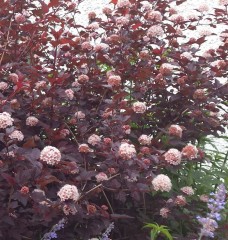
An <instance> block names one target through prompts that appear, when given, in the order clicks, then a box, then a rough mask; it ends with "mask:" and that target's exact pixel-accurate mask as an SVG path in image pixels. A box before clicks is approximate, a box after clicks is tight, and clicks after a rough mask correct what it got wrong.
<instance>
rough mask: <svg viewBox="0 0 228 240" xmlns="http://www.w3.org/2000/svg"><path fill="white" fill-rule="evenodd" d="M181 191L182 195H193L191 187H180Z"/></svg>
mask: <svg viewBox="0 0 228 240" xmlns="http://www.w3.org/2000/svg"><path fill="white" fill-rule="evenodd" d="M181 191H182V192H183V193H185V194H186V195H193V194H194V190H193V188H192V187H189V186H186V187H182V188H181Z"/></svg>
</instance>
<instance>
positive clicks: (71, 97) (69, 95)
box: [65, 89, 74, 100]
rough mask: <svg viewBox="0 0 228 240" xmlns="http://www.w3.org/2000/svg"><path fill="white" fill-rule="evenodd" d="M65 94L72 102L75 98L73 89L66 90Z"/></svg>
mask: <svg viewBox="0 0 228 240" xmlns="http://www.w3.org/2000/svg"><path fill="white" fill-rule="evenodd" d="M65 94H66V97H67V98H68V99H69V100H72V99H73V98H74V91H73V90H72V89H66V90H65Z"/></svg>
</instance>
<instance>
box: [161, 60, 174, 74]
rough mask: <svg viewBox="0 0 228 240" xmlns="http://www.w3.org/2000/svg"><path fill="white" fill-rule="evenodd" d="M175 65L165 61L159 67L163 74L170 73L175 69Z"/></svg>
mask: <svg viewBox="0 0 228 240" xmlns="http://www.w3.org/2000/svg"><path fill="white" fill-rule="evenodd" d="M173 68H174V67H173V65H172V64H170V63H163V64H162V65H161V67H160V69H159V71H160V73H161V74H162V75H170V74H171V73H172V71H173Z"/></svg>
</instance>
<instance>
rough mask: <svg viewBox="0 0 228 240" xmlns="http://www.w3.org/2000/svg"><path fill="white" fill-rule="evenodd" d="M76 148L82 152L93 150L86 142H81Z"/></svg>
mask: <svg viewBox="0 0 228 240" xmlns="http://www.w3.org/2000/svg"><path fill="white" fill-rule="evenodd" d="M78 150H79V152H83V153H89V152H93V149H91V148H90V147H89V146H88V144H86V143H82V144H80V145H79V146H78Z"/></svg>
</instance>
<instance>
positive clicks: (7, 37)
mask: <svg viewBox="0 0 228 240" xmlns="http://www.w3.org/2000/svg"><path fill="white" fill-rule="evenodd" d="M12 19H13V15H12V17H11V18H10V24H9V29H8V32H7V36H6V44H5V47H4V50H3V53H2V56H1V59H0V66H1V65H2V60H3V58H4V55H5V52H6V48H7V45H8V41H9V35H10V29H11V25H12Z"/></svg>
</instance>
